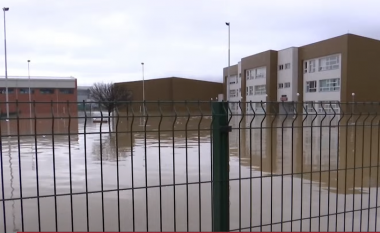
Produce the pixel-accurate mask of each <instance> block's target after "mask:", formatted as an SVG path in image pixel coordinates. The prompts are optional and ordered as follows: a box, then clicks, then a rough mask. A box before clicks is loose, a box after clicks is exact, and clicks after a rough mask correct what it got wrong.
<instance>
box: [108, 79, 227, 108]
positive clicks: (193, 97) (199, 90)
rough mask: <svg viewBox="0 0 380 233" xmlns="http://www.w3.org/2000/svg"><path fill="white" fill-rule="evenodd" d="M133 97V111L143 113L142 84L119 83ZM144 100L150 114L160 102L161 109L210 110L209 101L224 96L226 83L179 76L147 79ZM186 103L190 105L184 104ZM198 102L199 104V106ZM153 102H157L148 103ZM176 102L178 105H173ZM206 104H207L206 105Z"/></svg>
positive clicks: (139, 82)
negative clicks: (141, 109)
mask: <svg viewBox="0 0 380 233" xmlns="http://www.w3.org/2000/svg"><path fill="white" fill-rule="evenodd" d="M116 85H121V86H123V87H125V88H126V89H128V90H130V91H131V92H132V94H133V101H135V102H140V103H136V104H134V111H140V107H141V105H142V101H143V81H142V80H141V81H133V82H123V83H117V84H116ZM144 86H145V101H146V108H147V109H148V111H150V110H151V111H157V110H158V104H157V101H160V107H161V109H162V110H173V107H175V110H178V111H186V110H187V108H189V110H192V111H194V110H199V109H201V110H209V109H210V103H209V102H210V100H211V99H213V100H215V99H216V98H217V96H218V94H222V93H223V83H217V82H210V81H202V80H193V79H186V78H178V77H168V78H160V79H150V80H145V83H144ZM185 101H187V102H189V103H187V104H186V103H185ZM198 101H199V102H200V103H198ZM149 102H154V103H149ZM173 102H177V103H175V104H173ZM206 102H207V103H206Z"/></svg>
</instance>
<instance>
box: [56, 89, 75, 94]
mask: <svg viewBox="0 0 380 233" xmlns="http://www.w3.org/2000/svg"><path fill="white" fill-rule="evenodd" d="M59 93H61V94H74V89H72V88H63V89H59Z"/></svg>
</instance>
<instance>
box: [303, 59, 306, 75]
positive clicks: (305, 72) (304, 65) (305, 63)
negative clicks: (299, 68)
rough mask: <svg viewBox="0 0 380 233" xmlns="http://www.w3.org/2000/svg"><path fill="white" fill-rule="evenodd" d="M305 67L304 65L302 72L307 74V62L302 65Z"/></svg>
mask: <svg viewBox="0 0 380 233" xmlns="http://www.w3.org/2000/svg"><path fill="white" fill-rule="evenodd" d="M304 64H305V65H304V68H303V70H304V73H305V74H306V73H307V61H305V63H304Z"/></svg>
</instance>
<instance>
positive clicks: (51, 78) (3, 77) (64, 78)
mask: <svg viewBox="0 0 380 233" xmlns="http://www.w3.org/2000/svg"><path fill="white" fill-rule="evenodd" d="M0 79H5V76H0ZM8 79H29V76H9V75H8ZM30 79H39V80H41V79H43V80H75V79H76V78H74V77H71V76H70V77H53V76H30Z"/></svg>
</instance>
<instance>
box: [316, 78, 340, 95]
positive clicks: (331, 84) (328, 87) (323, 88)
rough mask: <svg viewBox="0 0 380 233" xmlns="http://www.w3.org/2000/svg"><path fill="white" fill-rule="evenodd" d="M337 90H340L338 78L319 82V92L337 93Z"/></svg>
mask: <svg viewBox="0 0 380 233" xmlns="http://www.w3.org/2000/svg"><path fill="white" fill-rule="evenodd" d="M339 90H340V79H339V78H333V79H324V80H319V91H320V92H329V91H339Z"/></svg>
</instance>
